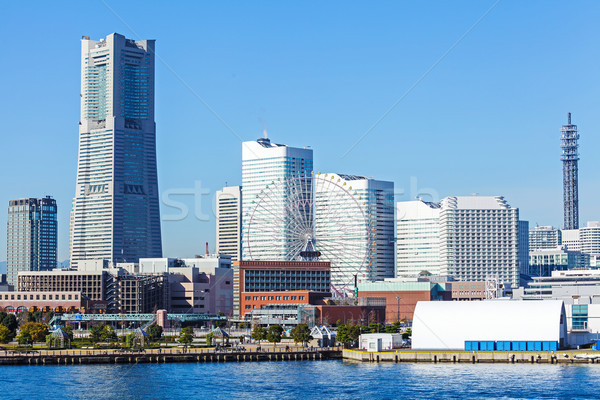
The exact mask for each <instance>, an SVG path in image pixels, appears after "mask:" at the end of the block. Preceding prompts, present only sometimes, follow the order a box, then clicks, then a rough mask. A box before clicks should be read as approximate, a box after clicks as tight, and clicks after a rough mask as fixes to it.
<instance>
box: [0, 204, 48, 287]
mask: <svg viewBox="0 0 600 400" xmlns="http://www.w3.org/2000/svg"><path fill="white" fill-rule="evenodd" d="M56 213H57V210H56V200H54V199H53V198H51V197H50V196H46V197H43V198H25V199H16V200H10V201H9V202H8V222H7V238H6V272H7V281H8V284H10V285H16V284H17V276H18V273H19V271H49V270H51V269H54V268H56V251H57V225H58V223H57V218H56Z"/></svg>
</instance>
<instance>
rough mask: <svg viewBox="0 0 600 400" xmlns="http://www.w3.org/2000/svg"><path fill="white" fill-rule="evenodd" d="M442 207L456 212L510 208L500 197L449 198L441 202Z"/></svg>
mask: <svg viewBox="0 0 600 400" xmlns="http://www.w3.org/2000/svg"><path fill="white" fill-rule="evenodd" d="M442 207H445V208H452V209H458V210H506V209H509V208H510V206H509V205H508V203H507V202H506V200H504V197H502V196H451V197H446V198H444V199H443V200H442Z"/></svg>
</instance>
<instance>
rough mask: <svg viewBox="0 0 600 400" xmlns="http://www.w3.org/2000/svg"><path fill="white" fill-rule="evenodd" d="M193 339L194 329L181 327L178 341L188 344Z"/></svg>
mask: <svg viewBox="0 0 600 400" xmlns="http://www.w3.org/2000/svg"><path fill="white" fill-rule="evenodd" d="M193 341H194V330H193V329H192V328H191V327H189V326H186V327H185V328H183V329H181V332H179V343H182V344H184V345H186V346H187V345H189V344H191V343H192V342H193Z"/></svg>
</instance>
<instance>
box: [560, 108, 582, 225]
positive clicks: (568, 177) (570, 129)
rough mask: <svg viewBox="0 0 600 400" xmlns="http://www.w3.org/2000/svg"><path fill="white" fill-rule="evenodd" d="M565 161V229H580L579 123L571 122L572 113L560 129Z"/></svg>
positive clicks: (563, 160)
mask: <svg viewBox="0 0 600 400" xmlns="http://www.w3.org/2000/svg"><path fill="white" fill-rule="evenodd" d="M560 133H561V136H560V140H561V145H560V147H561V149H562V157H561V160H562V163H563V205H564V229H579V189H578V180H579V178H578V175H579V171H578V168H577V162H578V161H579V152H578V151H577V149H578V148H579V144H578V143H577V140H578V139H579V132H578V131H577V125H573V124H571V113H569V114H568V121H567V125H563V126H562V128H561V129H560Z"/></svg>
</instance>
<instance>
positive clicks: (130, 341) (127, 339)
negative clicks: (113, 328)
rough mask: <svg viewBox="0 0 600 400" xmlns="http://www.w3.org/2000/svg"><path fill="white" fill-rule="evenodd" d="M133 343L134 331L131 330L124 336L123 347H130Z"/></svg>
mask: <svg viewBox="0 0 600 400" xmlns="http://www.w3.org/2000/svg"><path fill="white" fill-rule="evenodd" d="M134 343H135V333H133V332H131V333H130V334H128V335H126V336H125V347H128V348H132V347H133V345H134Z"/></svg>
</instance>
